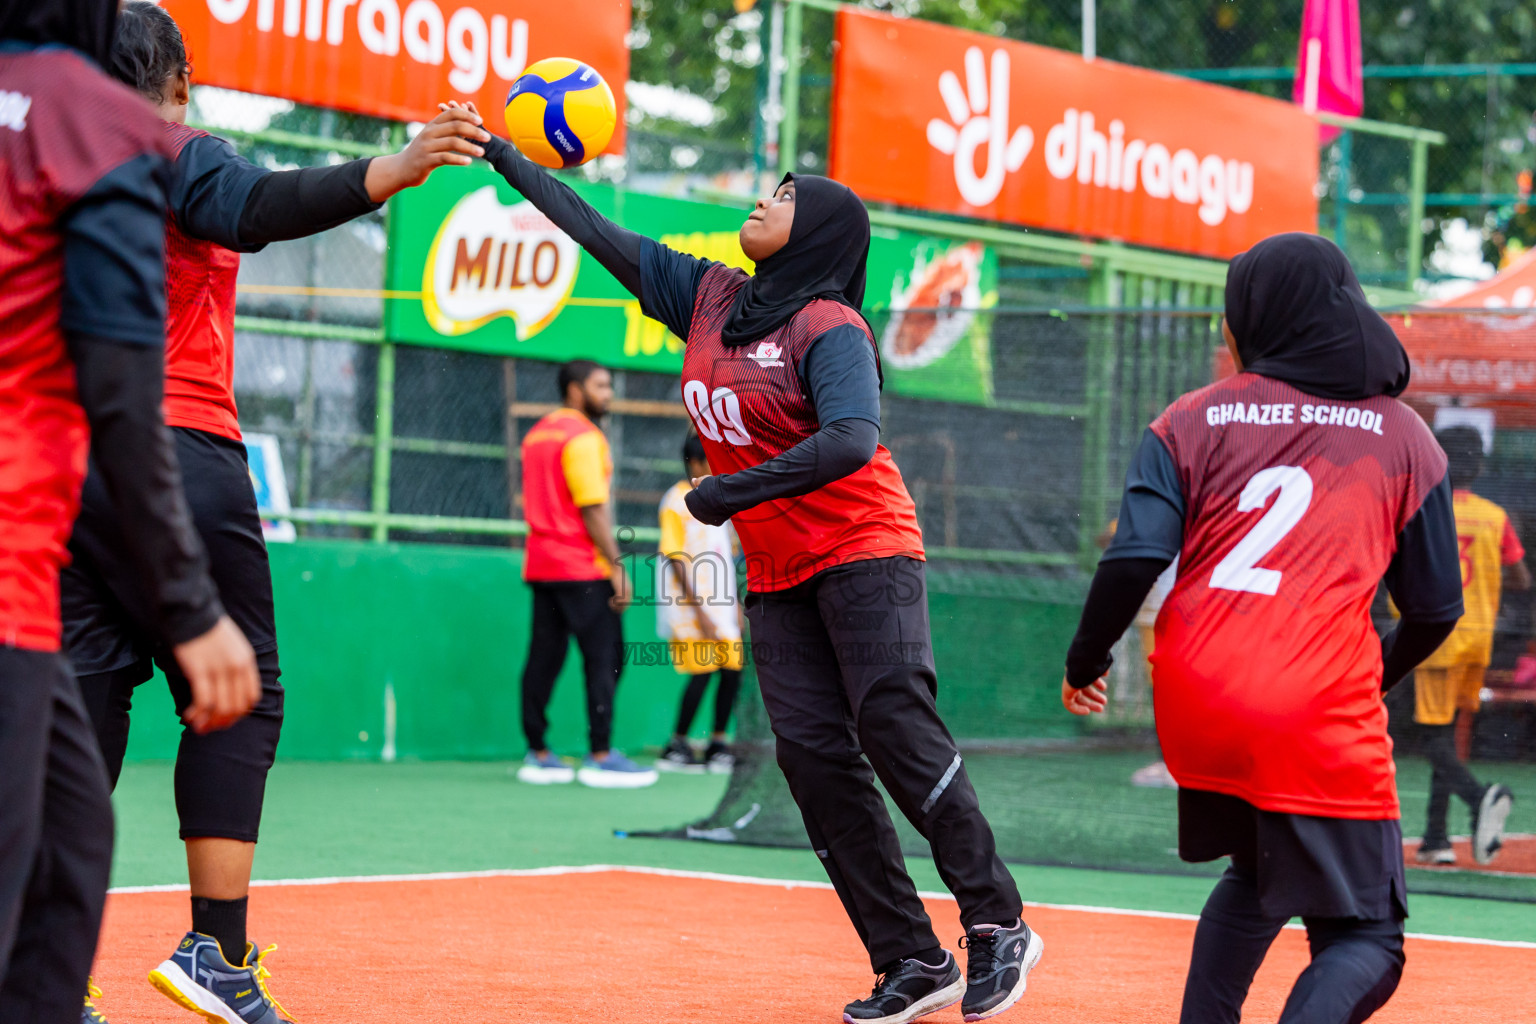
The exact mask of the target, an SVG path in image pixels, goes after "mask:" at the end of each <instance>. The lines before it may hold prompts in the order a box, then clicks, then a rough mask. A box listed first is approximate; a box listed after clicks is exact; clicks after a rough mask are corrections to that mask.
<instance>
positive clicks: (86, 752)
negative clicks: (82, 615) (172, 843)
mask: <svg viewBox="0 0 1536 1024" xmlns="http://www.w3.org/2000/svg"><path fill="white" fill-rule="evenodd" d="M0 757H3V767H0V1021H6V1022H10V1021H17V1022H21V1021H26V1022H27V1024H77V1022H78V1021H79V1020H80V998H81V994H82V993H83V992H84V991H85V980H86V975H87V974H89V973H90V970H91V960H92V959H93V958H94V957H95V955H96V937H97V934H98V933H99V932H100V930H101V911H102V907H103V906H104V905H105V904H106V899H107V876H108V874H109V873H110V871H111V869H112V801H111V798H110V796H109V794H108V792H107V773H106V770H105V769H104V768H103V767H102V763H101V752H100V751H99V750H97V749H96V737H95V735H94V734H93V733H92V732H91V726H90V723H89V722H88V721H87V720H86V715H85V708H84V707H83V706H82V704H81V701H80V691H79V689H78V688H77V687H76V685H75V680H74V677H73V676H71V675H70V673H69V667H68V665H67V664H66V663H65V662H64V659H63V658H62V657H60V656H59V655H57V654H44V653H40V652H36V651H22V650H17V649H16V648H13V647H0Z"/></svg>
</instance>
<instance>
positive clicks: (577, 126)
mask: <svg viewBox="0 0 1536 1024" xmlns="http://www.w3.org/2000/svg"><path fill="white" fill-rule="evenodd" d="M617 122H618V114H617V112H616V110H615V108H614V104H613V90H611V89H609V88H608V83H607V82H605V81H603V76H602V75H600V74H598V73H597V72H596V71H594V70H593V69H592V68H590V67H588V66H587V65H585V64H583V63H581V62H580V61H576V60H570V59H569V58H566V57H550V58H547V59H545V60H541V61H539V62H537V63H535V64H532V65H529V67H528V69H527V70H526V71H524V72H523V74H522V75H521V76H520V77H519V78H518V80H517V81H515V82H513V83H512V90H511V91H510V92H509V93H507V132H508V133H509V134H510V136H511V138H512V141H513V143H515V144H516V146H517V148H518V149H520V150H521V151H522V152H523V154H524V155H525V156H527V157H528V159H530V160H532V161H533V162H534V163H536V164H542V165H543V166H545V167H575V166H577V165H578V164H584V163H586V162H587V161H588V160H591V159H592V158H593V157H595V156H597V155H598V154H599V153H601V152H602V151H603V147H605V146H607V145H608V140H609V139H611V138H613V129H614V126H615V124H617Z"/></svg>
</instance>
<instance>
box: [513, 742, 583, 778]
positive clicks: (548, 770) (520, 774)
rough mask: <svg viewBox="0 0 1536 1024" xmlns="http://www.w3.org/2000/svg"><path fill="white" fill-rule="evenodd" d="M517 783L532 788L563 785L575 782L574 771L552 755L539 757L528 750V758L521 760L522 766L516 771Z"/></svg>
mask: <svg viewBox="0 0 1536 1024" xmlns="http://www.w3.org/2000/svg"><path fill="white" fill-rule="evenodd" d="M517 781H518V782H526V783H528V784H529V785H532V786H559V785H564V784H565V783H567V782H575V781H576V769H574V768H572V767H571V766H570V765H568V764H566V763H565V762H564V761H562V760H560V759H559V758H558V757H556V756H555V755H554V754H545V755H544V756H543V757H540V756H539V755H538V754H535V753H534V752H533V751H531V750H530V751H528V756H527V757H525V758H523V763H522V766H521V767H519V768H518V769H517Z"/></svg>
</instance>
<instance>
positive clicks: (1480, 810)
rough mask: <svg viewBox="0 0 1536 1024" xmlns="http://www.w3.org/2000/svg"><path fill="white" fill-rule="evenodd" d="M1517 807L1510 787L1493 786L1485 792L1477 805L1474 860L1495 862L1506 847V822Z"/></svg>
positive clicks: (1473, 846)
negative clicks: (1495, 857) (1496, 855)
mask: <svg viewBox="0 0 1536 1024" xmlns="http://www.w3.org/2000/svg"><path fill="white" fill-rule="evenodd" d="M1514 805H1515V794H1513V793H1511V792H1510V791H1509V787H1508V786H1499V785H1493V786H1489V787H1488V788H1487V789H1486V790H1484V791H1483V799H1482V801H1481V802H1480V803H1479V804H1478V805H1477V827H1476V829H1474V830H1473V835H1472V859H1473V860H1475V861H1477V862H1478V863H1479V864H1488V863H1491V862H1492V861H1493V857H1494V854H1496V853H1498V852H1499V848H1500V847H1502V846H1503V845H1504V822H1505V821H1507V820H1508V819H1509V812H1510V810H1511V809H1512V808H1513V807H1514Z"/></svg>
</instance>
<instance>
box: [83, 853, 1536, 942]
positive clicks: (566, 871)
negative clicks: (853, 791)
mask: <svg viewBox="0 0 1536 1024" xmlns="http://www.w3.org/2000/svg"><path fill="white" fill-rule="evenodd" d="M610 872H611V873H618V874H629V875H658V876H660V877H663V878H691V879H696V880H699V881H706V882H733V883H735V884H737V885H760V886H766V887H769V888H774V889H831V888H832V884H831V883H830V882H807V881H801V880H799V879H794V878H760V877H757V876H755V875H728V874H722V873H720V872H717V871H684V870H680V869H678V868H653V867H642V866H639V865H634V864H580V865H575V866H568V867H567V866H561V867H548V868H492V869H489V870H486V871H437V872H431V873H424V874H412V875H337V876H334V877H329V878H272V879H253V880H252V881H251V888H253V889H255V888H269V887H272V886H279V885H285V886H319V885H359V884H367V883H371V882H453V881H461V880H464V879H470V878H549V877H554V876H559V875H598V874H607V873H610ZM108 891H109V892H110V893H111V894H112V895H114V896H132V895H136V894H139V893H152V892H187V891H188V890H187V887H186V886H185V885H125V886H119V887H117V888H115V889H110V890H108ZM918 895H919V896H921V897H922V898H923V899H927V900H947V901H949V902H951V903H953V902H954V900H955V897H954V896H952V895H951V894H949V893H947V892H930V891H925V890H919V891H918ZM1024 905H1025V906H1026V907H1039V908H1041V909H1043V910H1068V911H1073V912H1076V913H1082V914H1109V915H1112V916H1118V917H1150V918H1159V919H1162V920H1168V921H1198V920H1199V916H1198V915H1196V914H1178V913H1173V912H1171V911H1166V910H1127V909H1125V908H1124V907H1096V906H1092V905H1089V904H1083V903H1038V902H1035V901H1032V900H1025V901H1024ZM1286 927H1287V928H1292V929H1300V928H1301V927H1302V926H1301V925H1299V924H1288V925H1286ZM1408 938H1410V939H1420V940H1426V941H1430V942H1454V943H1458V944H1461V945H1468V946H1498V947H1500V948H1504V949H1536V942H1523V941H1519V940H1516V939H1474V938H1468V937H1467V936H1464V935H1432V934H1429V933H1426V932H1409V933H1408Z"/></svg>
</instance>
